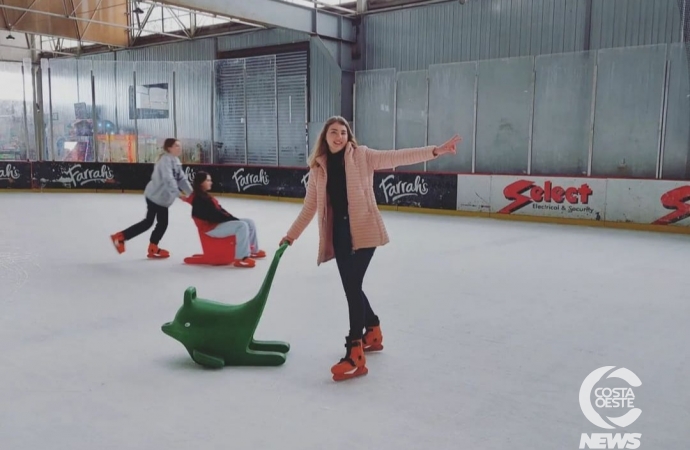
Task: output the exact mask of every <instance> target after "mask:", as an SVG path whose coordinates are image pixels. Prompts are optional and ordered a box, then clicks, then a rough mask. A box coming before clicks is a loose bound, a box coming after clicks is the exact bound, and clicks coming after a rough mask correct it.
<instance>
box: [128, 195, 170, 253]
mask: <svg viewBox="0 0 690 450" xmlns="http://www.w3.org/2000/svg"><path fill="white" fill-rule="evenodd" d="M154 219H155V220H156V228H154V229H153V233H151V240H150V242H151V243H152V244H156V245H158V243H159V242H160V241H161V239H163V235H164V234H165V230H167V229H168V208H166V207H165V206H160V205H156V204H155V203H153V202H152V201H151V200H149V199H148V198H147V199H146V218H145V219H144V220H142V221H141V222H139V223H135V224H134V225H132V226H131V227H129V228H127V229H126V230H124V231H123V232H122V234H124V235H125V240H127V241H128V240H130V239H132V238H134V237H137V236H139V235H140V234H141V233H143V232H145V231H146V230H148V229H149V228H151V227H152V226H153V221H154Z"/></svg>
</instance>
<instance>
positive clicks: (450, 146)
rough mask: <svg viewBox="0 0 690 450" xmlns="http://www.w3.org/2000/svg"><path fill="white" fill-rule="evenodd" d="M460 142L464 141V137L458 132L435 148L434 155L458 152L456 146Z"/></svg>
mask: <svg viewBox="0 0 690 450" xmlns="http://www.w3.org/2000/svg"><path fill="white" fill-rule="evenodd" d="M460 142H462V138H461V137H460V136H458V135H457V134H456V135H455V136H453V137H452V138H450V140H448V141H446V142H445V143H444V144H443V145H441V146H439V147H436V148H435V149H434V156H441V155H443V154H446V153H452V154H456V153H457V150H456V148H455V146H456V145H457V144H459V143H460Z"/></svg>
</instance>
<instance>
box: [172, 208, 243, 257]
mask: <svg viewBox="0 0 690 450" xmlns="http://www.w3.org/2000/svg"><path fill="white" fill-rule="evenodd" d="M194 223H195V224H196V225H197V230H198V231H199V239H200V240H201V249H202V250H203V253H202V254H197V255H192V256H188V257H187V258H185V259H184V262H185V264H207V265H212V266H227V265H230V264H233V263H234V262H235V246H236V242H237V240H236V238H235V236H228V237H225V238H214V237H211V236H209V235H207V234H206V233H204V232H203V231H201V229H200V228H199V223H198V222H197V220H196V219H194Z"/></svg>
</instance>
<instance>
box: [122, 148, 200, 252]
mask: <svg viewBox="0 0 690 450" xmlns="http://www.w3.org/2000/svg"><path fill="white" fill-rule="evenodd" d="M163 150H165V151H164V152H163V153H162V154H161V156H160V157H159V158H158V161H156V164H155V165H154V166H153V174H152V175H151V181H149V182H148V184H147V185H146V189H145V190H144V197H145V198H146V206H147V210H146V217H145V218H144V220H142V221H141V222H139V223H136V224H134V225H132V226H131V227H129V228H127V229H126V230H123V231H120V232H117V233H115V234H113V235H112V236H110V239H111V240H112V242H113V245H114V246H115V249H116V250H117V252H118V253H123V252H124V251H125V241H128V240H130V239H132V238H134V237H136V236H139V235H140V234H141V233H143V232H145V231H147V230H148V229H149V228H151V227H152V226H153V222H154V220H156V227H155V228H154V229H153V232H152V233H151V239H150V242H149V248H148V257H149V258H167V257H169V256H170V252H169V251H167V250H163V249H162V248H160V247H158V243H159V242H160V241H161V239H162V238H163V235H164V234H165V230H167V228H168V208H169V207H170V206H171V205H172V204H173V203H174V202H175V199H176V198H178V197H179V196H180V191H183V192H184V193H185V194H186V195H187V196H189V195H191V193H192V192H193V189H192V186H191V185H190V184H189V181H188V180H187V176H186V175H185V173H184V171H183V170H182V163H181V162H180V158H179V156H180V153H182V146H180V143H179V142H178V141H177V140H176V139H172V138H168V139H166V140H165V142H164V143H163Z"/></svg>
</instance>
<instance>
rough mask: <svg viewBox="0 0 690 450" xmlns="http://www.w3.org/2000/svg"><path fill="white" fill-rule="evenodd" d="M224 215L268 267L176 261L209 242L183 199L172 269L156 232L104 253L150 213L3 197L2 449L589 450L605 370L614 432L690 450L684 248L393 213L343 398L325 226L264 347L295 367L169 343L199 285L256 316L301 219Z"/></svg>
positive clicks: (628, 235)
mask: <svg viewBox="0 0 690 450" xmlns="http://www.w3.org/2000/svg"><path fill="white" fill-rule="evenodd" d="M220 201H221V203H222V204H223V205H224V206H225V207H226V208H227V209H228V210H230V211H231V212H232V213H234V214H236V215H238V216H246V217H251V218H253V219H254V220H255V221H256V223H257V225H258V228H259V238H260V243H261V244H262V246H263V247H264V248H265V249H266V250H267V252H268V254H269V256H268V258H267V259H266V260H264V261H260V262H259V263H258V266H257V268H255V269H253V270H247V269H236V268H228V267H195V266H186V265H184V264H182V259H183V257H184V256H187V255H190V254H193V253H196V252H198V251H199V243H198V237H197V234H196V229H195V228H194V225H193V223H192V221H191V219H190V218H189V213H190V207H189V205H186V204H183V203H181V202H177V203H176V204H175V205H174V206H173V207H172V208H171V211H170V226H169V228H168V232H167V234H166V236H165V238H164V240H163V242H162V246H163V247H164V248H167V249H169V250H170V251H171V252H172V257H171V258H170V259H168V260H164V261H153V260H148V259H147V258H146V257H145V252H146V245H147V242H148V233H147V234H145V235H142V236H140V237H138V238H136V239H134V240H133V241H130V242H129V243H128V248H127V252H126V253H125V254H123V255H118V254H117V253H116V252H115V250H114V249H113V247H112V245H111V244H110V242H109V239H108V236H109V235H110V234H111V233H113V232H115V231H117V230H119V229H122V228H124V227H126V226H128V225H130V224H132V223H134V222H136V221H138V220H140V219H141V218H142V217H143V214H144V211H145V203H144V200H143V198H142V196H141V195H125V194H112V195H109V194H37V193H8V194H5V193H2V194H0V217H1V218H2V220H1V221H0V226H2V232H1V233H0V283H1V288H0V292H1V293H2V295H0V342H2V344H3V345H2V363H0V449H2V450H37V449H50V450H95V449H99V450H110V449H112V450H124V449H127V450H129V449H137V450H139V449H141V450H154V449H164V450H172V449H204V450H211V449H224V450H225V449H241V450H249V449H285V450H312V449H313V450H317V449H318V450H322V449H323V450H336V449H353V448H359V449H375V450H389V449H390V450H407V449H415V450H417V449H419V450H427V449H428V450H445V449H448V450H456V449H472V450H504V449H543V450H561V449H577V448H578V447H579V442H580V435H581V433H597V432H604V433H606V432H609V430H603V429H598V428H596V427H595V426H594V425H592V424H591V423H590V422H588V421H587V419H586V418H585V417H584V415H583V414H582V412H581V410H580V406H579V403H578V393H579V389H580V385H581V383H582V381H583V380H584V378H585V377H586V376H587V375H588V374H589V373H590V372H591V371H592V370H594V369H596V368H598V367H601V366H605V365H612V366H621V367H626V368H628V369H630V370H632V371H633V372H634V373H635V374H637V375H638V376H639V378H640V379H641V380H642V386H641V387H639V388H636V389H635V391H634V392H635V395H636V398H635V406H637V407H639V408H641V409H642V415H641V417H640V418H639V419H638V420H637V422H635V423H634V424H633V425H631V426H630V427H628V428H627V429H625V430H613V431H614V432H618V431H623V432H630V433H642V438H641V446H640V448H641V449H655V450H685V449H687V448H688V442H690V425H689V424H690V406H688V405H690V360H689V358H688V345H689V344H690V326H689V325H690V323H689V319H690V306H689V305H690V298H689V297H690V294H689V293H690V276H688V273H689V269H688V267H689V266H688V261H689V255H690V238H688V237H687V236H677V235H661V234H653V233H644V232H632V231H618V230H603V229H595V228H579V227H567V226H558V225H543V224H528V223H518V222H507V221H495V220H490V219H474V218H461V217H444V216H431V215H413V214H405V213H393V212H384V213H383V216H384V220H385V222H386V225H387V228H388V231H389V233H390V236H391V243H390V244H389V245H387V246H384V247H382V248H379V249H378V250H377V252H376V254H375V256H374V259H373V261H372V265H371V267H370V270H369V273H368V274H367V278H366V280H365V291H366V292H367V294H368V296H369V298H370V299H371V301H372V304H373V308H374V310H375V311H376V313H377V314H379V316H380V317H381V323H382V329H383V332H384V344H385V350H384V351H383V352H381V353H379V354H374V355H370V356H369V357H368V366H369V370H370V372H369V374H368V375H367V376H366V377H361V378H358V379H355V380H349V381H347V382H343V383H335V382H333V381H332V380H331V378H330V372H329V369H330V366H331V365H332V364H333V363H335V362H336V361H337V360H338V359H339V358H340V357H341V356H343V354H344V347H343V343H344V336H345V334H346V333H347V329H348V322H347V307H346V301H345V297H344V294H343V292H342V286H341V284H340V280H339V278H338V276H337V269H336V266H335V263H333V262H331V263H327V264H325V265H322V266H321V267H318V268H317V266H316V251H317V234H316V233H317V229H316V221H313V222H312V224H311V225H310V227H309V228H308V229H307V231H306V232H305V233H304V235H303V237H302V238H301V239H300V240H298V241H297V242H296V243H295V245H294V246H292V247H291V248H289V249H288V250H287V251H286V253H285V255H284V256H283V258H282V260H281V263H280V266H279V267H278V272H277V274H276V278H275V281H274V284H273V289H272V291H271V293H270V296H269V299H268V303H267V305H266V309H265V312H264V315H263V318H262V320H261V322H260V324H259V327H258V329H257V333H256V338H257V339H268V340H273V339H277V340H286V341H288V342H290V344H291V345H292V349H291V351H290V353H289V354H288V361H287V362H286V364H285V365H283V366H280V367H268V368H255V367H253V368H232V367H229V368H224V369H221V370H207V369H203V368H201V367H200V366H198V365H196V364H195V363H194V362H193V361H192V360H191V358H190V357H189V355H188V354H187V353H186V351H185V349H184V348H183V347H182V345H181V344H180V343H178V342H177V341H174V340H173V339H171V338H170V337H168V336H166V335H164V334H163V333H162V331H161V329H160V326H161V325H162V324H163V323H164V322H166V321H169V320H171V319H172V318H173V317H174V315H175V313H176V311H177V309H178V308H179V306H180V305H181V304H182V295H183V292H184V290H185V288H187V287H188V286H190V285H191V286H196V288H197V291H198V294H199V296H200V297H203V298H209V299H213V300H217V301H222V302H227V303H241V302H244V301H246V300H248V299H249V298H251V297H252V296H253V295H254V294H255V293H256V291H257V290H258V288H259V286H260V284H261V281H262V280H263V277H264V275H265V273H266V268H267V267H268V265H269V261H270V259H271V258H272V256H273V252H274V250H275V249H276V248H277V244H278V241H279V240H280V238H281V237H282V236H283V234H284V233H285V231H286V230H287V228H288V227H289V225H290V224H291V222H292V221H293V220H294V218H295V217H296V215H297V213H298V212H299V208H300V205H297V204H289V203H279V202H270V201H259V200H238V199H229V198H221V199H220ZM290 283H294V284H293V285H292V286H291V287H290ZM615 415H619V414H614V416H615Z"/></svg>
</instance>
